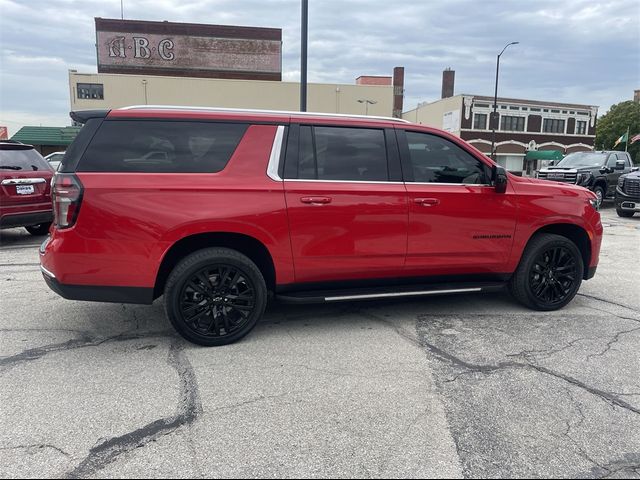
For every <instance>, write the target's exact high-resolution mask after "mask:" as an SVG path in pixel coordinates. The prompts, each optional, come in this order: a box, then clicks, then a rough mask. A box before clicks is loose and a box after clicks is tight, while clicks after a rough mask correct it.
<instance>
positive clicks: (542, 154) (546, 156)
mask: <svg viewBox="0 0 640 480" xmlns="http://www.w3.org/2000/svg"><path fill="white" fill-rule="evenodd" d="M563 157H564V155H563V153H562V152H561V151H560V150H531V151H529V152H527V154H526V155H525V157H524V158H525V159H526V160H562V158H563Z"/></svg>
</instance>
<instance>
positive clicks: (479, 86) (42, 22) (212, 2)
mask: <svg viewBox="0 0 640 480" xmlns="http://www.w3.org/2000/svg"><path fill="white" fill-rule="evenodd" d="M0 12H1V14H0V43H1V45H0V46H1V48H0V67H1V72H0V110H1V111H2V116H3V117H6V116H7V112H8V111H11V112H25V113H26V114H30V115H34V116H38V115H42V116H43V118H44V117H47V118H59V117H60V118H62V117H64V118H66V115H67V110H68V106H69V88H68V77H67V70H68V69H70V68H72V69H77V70H78V71H84V72H95V71H96V66H95V65H96V59H95V32H94V17H98V16H99V17H104V18H119V17H120V2H117V1H109V2H104V1H103V0H83V1H72V0H57V1H55V2H51V1H50V0H30V1H29V2H17V1H14V0H0ZM124 13H125V18H130V19H141V20H169V21H178V22H194V23H213V24H215V23H220V24H229V25H249V26H263V27H278V28H282V29H283V78H284V79H285V80H288V81H296V80H298V79H299V70H300V59H299V53H300V2H299V0H267V1H265V0H243V1H242V2H238V1H237V0H209V1H205V0H182V1H181V2H179V3H176V2H175V1H174V0H137V1H133V0H124ZM25 19H28V21H25ZM639 23H640V12H639V9H638V6H637V0H611V1H606V2H604V1H594V0H566V1H564V2H558V1H557V0H536V1H535V2H524V1H518V2H515V1H507V0H483V1H482V2H478V1H477V0H448V1H444V0H443V1H424V0H413V1H409V0H403V1H402V2H389V1H387V0H350V1H344V0H312V1H311V2H310V6H309V75H308V78H309V81H310V82H341V83H353V82H354V80H355V78H356V77H358V76H360V75H391V73H392V69H393V67H395V66H404V67H405V69H406V77H405V109H409V108H411V107H413V106H415V104H416V103H417V102H418V101H433V100H436V99H438V98H439V96H440V88H441V83H440V82H441V80H440V79H441V72H442V70H443V69H444V68H446V67H451V68H453V69H454V70H456V93H470V94H481V95H490V94H491V93H492V92H493V87H494V79H495V62H496V55H497V53H498V52H499V51H500V50H501V49H502V47H503V46H504V45H505V44H506V43H508V42H511V41H519V42H520V44H519V45H516V46H514V47H510V49H509V50H508V51H507V52H505V54H504V56H503V57H502V58H501V63H500V85H499V92H500V95H502V96H505V97H520V98H529V99H538V100H549V101H559V102H569V103H584V104H595V105H600V107H601V110H600V111H601V112H604V111H605V110H606V109H607V108H608V107H609V106H610V105H611V104H613V103H618V102H619V101H621V100H625V99H628V98H631V96H632V94H633V90H634V89H635V88H638V87H639V84H640V70H639V69H640V67H639V65H640V47H639V45H640V29H638V27H637V25H638V24H639Z"/></svg>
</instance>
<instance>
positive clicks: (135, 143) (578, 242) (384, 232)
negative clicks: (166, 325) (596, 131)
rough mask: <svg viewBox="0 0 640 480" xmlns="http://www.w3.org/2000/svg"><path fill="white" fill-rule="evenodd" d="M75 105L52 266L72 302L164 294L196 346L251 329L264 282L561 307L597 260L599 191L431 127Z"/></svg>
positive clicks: (294, 295) (45, 261) (45, 252)
mask: <svg viewBox="0 0 640 480" xmlns="http://www.w3.org/2000/svg"><path fill="white" fill-rule="evenodd" d="M72 118H73V119H74V120H76V121H78V122H81V123H85V122H86V124H85V126H84V128H83V129H82V130H81V131H80V133H79V135H78V136H77V137H76V139H75V141H74V143H73V144H72V145H71V147H70V148H69V150H68V151H67V154H66V155H65V158H64V160H63V163H62V165H61V167H60V170H59V172H58V173H57V174H56V177H55V184H54V191H53V201H54V205H55V208H54V210H55V225H54V228H53V229H52V234H51V237H50V238H49V239H47V240H45V242H44V243H43V244H42V246H41V249H40V253H41V257H40V260H41V269H42V272H43V275H44V279H45V281H46V282H47V284H48V285H49V287H50V288H51V289H53V290H54V291H56V292H57V293H59V294H60V295H62V296H63V297H66V298H69V299H76V300H97V301H112V302H125V303H126V302H129V303H146V304H150V303H151V302H152V301H153V300H154V299H156V298H158V297H160V296H162V295H164V305H165V310H166V313H167V315H168V317H169V319H170V321H171V323H172V324H173V325H174V327H175V328H176V330H177V331H178V332H180V334H182V335H183V336H184V337H185V338H186V339H188V340H190V341H192V342H195V343H199V344H202V345H224V344H227V343H231V342H234V341H236V340H238V339H240V338H242V337H244V336H245V335H246V334H247V333H249V331H251V329H252V328H253V327H254V326H255V325H256V323H257V322H258V320H259V319H260V318H261V316H262V314H263V312H264V309H265V305H266V303H267V299H268V298H270V297H273V298H275V299H276V300H279V301H285V302H338V301H351V300H363V299H372V298H399V297H414V296H420V295H437V294H453V293H469V292H484V291H493V290H500V289H502V288H503V287H505V286H508V287H509V289H510V291H511V293H512V294H513V296H514V297H515V298H516V299H518V300H519V301H520V302H522V303H523V304H524V305H526V306H528V307H530V308H532V309H537V310H555V309H558V308H561V307H563V306H564V305H566V304H567V303H568V302H570V301H571V299H572V298H573V297H574V295H575V294H576V292H577V291H578V288H579V287H580V284H581V282H582V280H586V279H589V278H591V277H592V276H593V275H594V274H595V271H596V266H597V265H598V256H599V252H600V243H601V240H602V225H601V223H600V214H599V213H598V211H597V209H596V202H597V199H596V196H595V195H594V194H593V193H592V192H589V191H587V190H585V189H584V188H580V187H576V186H571V185H561V186H560V185H557V184H555V183H553V182H545V181H541V180H536V179H531V178H523V177H516V176H512V175H509V174H508V173H507V172H506V171H505V170H504V169H503V168H502V167H499V166H497V165H496V164H494V163H493V162H492V161H491V160H490V159H489V158H487V157H486V156H484V155H483V154H482V153H481V152H480V151H478V150H477V149H475V148H473V147H472V146H470V145H469V144H467V143H465V142H464V141H463V140H461V139H460V138H457V137H455V136H452V135H450V134H448V133H446V132H443V131H441V130H436V129H433V128H429V127H426V126H423V125H417V124H412V123H409V122H406V121H404V120H399V119H386V118H376V117H356V116H339V115H326V114H304V113H287V112H259V111H227V110H216V109H197V108H184V107H175V108H171V107H129V108H123V109H118V110H111V111H91V112H75V113H72ZM149 152H164V154H162V155H160V154H157V153H154V154H152V155H149ZM136 159H144V161H137V160H136ZM154 159H156V160H157V161H155V162H154V161H153V160H154ZM132 160H133V161H132Z"/></svg>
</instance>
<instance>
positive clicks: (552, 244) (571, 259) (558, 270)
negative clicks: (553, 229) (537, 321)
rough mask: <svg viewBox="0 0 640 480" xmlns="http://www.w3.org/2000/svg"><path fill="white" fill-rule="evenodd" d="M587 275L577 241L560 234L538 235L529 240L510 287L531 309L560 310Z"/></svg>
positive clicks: (573, 295)
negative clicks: (584, 275) (585, 274)
mask: <svg viewBox="0 0 640 480" xmlns="http://www.w3.org/2000/svg"><path fill="white" fill-rule="evenodd" d="M554 260H555V262H554ZM545 265H546V266H545ZM583 274H584V263H583V261H582V255H581V253H580V250H578V247H577V246H576V245H575V243H573V242H572V241H571V240H569V239H568V238H566V237H562V236H560V235H553V234H548V233H543V234H538V235H535V236H534V237H533V238H532V239H531V240H529V243H528V244H527V247H526V248H525V250H524V253H523V255H522V258H521V259H520V264H519V265H518V268H517V269H516V271H515V273H514V274H513V276H512V277H511V280H510V282H509V290H510V292H511V294H512V295H513V296H514V297H515V299H516V300H518V301H519V302H520V303H522V304H524V305H525V306H527V307H529V308H531V309H534V310H542V311H551V310H558V309H560V308H562V307H564V306H565V305H567V304H568V303H569V302H570V301H571V300H573V297H575V295H576V293H578V289H579V288H580V284H581V283H582V277H583Z"/></svg>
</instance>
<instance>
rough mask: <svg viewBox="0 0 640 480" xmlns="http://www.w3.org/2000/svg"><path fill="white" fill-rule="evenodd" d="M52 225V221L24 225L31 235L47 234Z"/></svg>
mask: <svg viewBox="0 0 640 480" xmlns="http://www.w3.org/2000/svg"><path fill="white" fill-rule="evenodd" d="M50 226H51V222H49V223H40V224H38V225H30V226H28V227H24V228H26V229H27V232H29V233H30V234H31V235H36V236H38V235H46V234H47V233H49V227H50Z"/></svg>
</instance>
